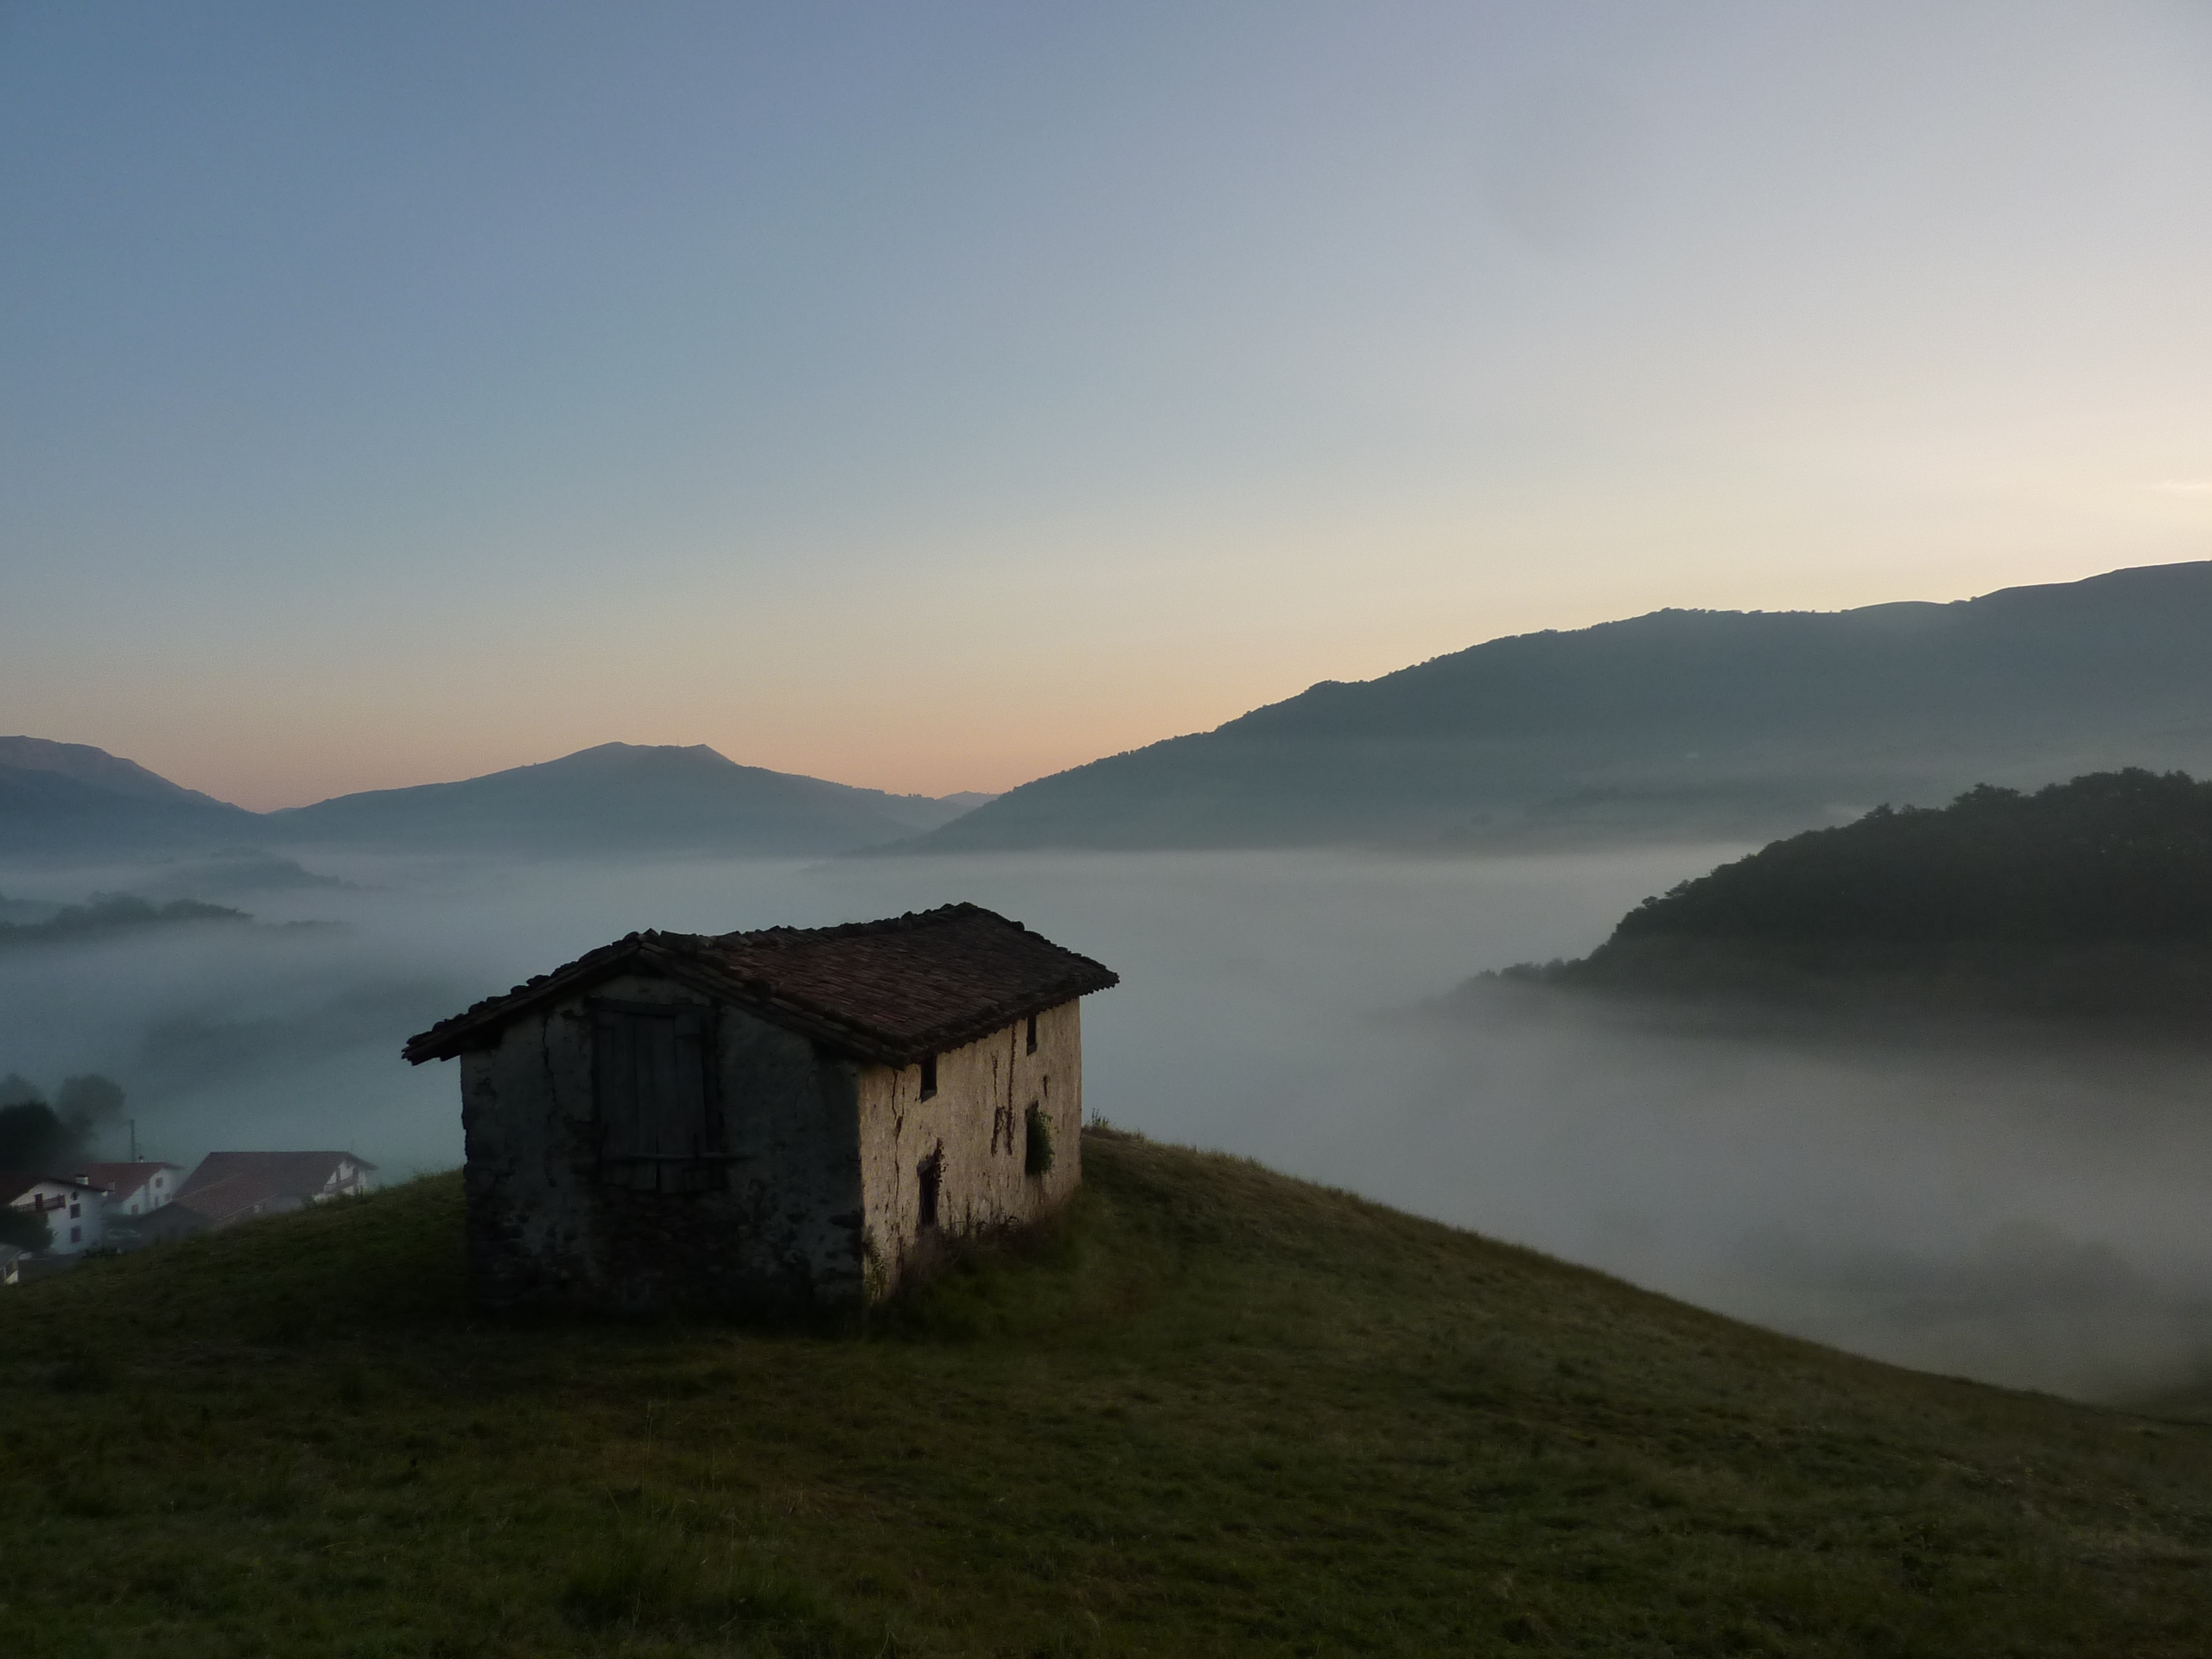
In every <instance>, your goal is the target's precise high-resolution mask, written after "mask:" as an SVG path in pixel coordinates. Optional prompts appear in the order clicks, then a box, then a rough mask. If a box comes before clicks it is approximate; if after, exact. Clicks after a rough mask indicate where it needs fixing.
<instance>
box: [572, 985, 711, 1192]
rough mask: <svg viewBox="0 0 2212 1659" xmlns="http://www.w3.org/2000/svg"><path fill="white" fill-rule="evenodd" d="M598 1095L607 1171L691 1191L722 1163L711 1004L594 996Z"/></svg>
mask: <svg viewBox="0 0 2212 1659" xmlns="http://www.w3.org/2000/svg"><path fill="white" fill-rule="evenodd" d="M591 1014H592V1096H593V1102H594V1107H595V1109H596V1110H597V1113H598V1117H599V1156H600V1165H601V1174H602V1176H603V1178H604V1179H606V1180H607V1181H608V1182H609V1183H610V1184H612V1185H618V1186H633V1187H639V1188H642V1189H645V1190H646V1191H659V1192H697V1191H699V1190H700V1189H701V1188H702V1187H704V1186H707V1185H709V1184H710V1183H711V1182H712V1180H713V1179H714V1176H715V1171H716V1169H717V1168H718V1167H719V1158H720V1154H721V1135H720V1134H719V1133H718V1128H719V1126H718V1124H717V1123H716V1122H715V1112H714V1090H713V1087H712V1076H711V1065H710V1063H711V1058H712V1057H711V1053H710V1045H709V1041H708V1030H709V1021H708V1010H707V1009H706V1008H704V1007H701V1006H700V1005H698V1004H696V1003H674V1004H663V1003H639V1002H594V1003H593V1004H592V1005H591Z"/></svg>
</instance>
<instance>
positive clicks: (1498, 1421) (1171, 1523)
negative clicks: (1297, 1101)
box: [0, 1134, 2212, 1659]
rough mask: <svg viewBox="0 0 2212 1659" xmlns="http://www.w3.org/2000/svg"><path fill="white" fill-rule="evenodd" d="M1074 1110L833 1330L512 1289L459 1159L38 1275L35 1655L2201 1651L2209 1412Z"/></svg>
mask: <svg viewBox="0 0 2212 1659" xmlns="http://www.w3.org/2000/svg"><path fill="white" fill-rule="evenodd" d="M1084 1151H1085V1156H1086V1158H1087V1159H1088V1160H1089V1164H1088V1169H1089V1177H1090V1179H1089V1183H1088V1185H1087V1186H1086V1188H1085V1190H1084V1194H1083V1197H1082V1198H1081V1199H1080V1201H1079V1203H1078V1205H1077V1206H1076V1207H1075V1209H1074V1211H1072V1213H1071V1214H1070V1215H1069V1216H1068V1217H1066V1218H1065V1221H1064V1222H1063V1223H1062V1224H1059V1225H1058V1227H1056V1228H1055V1229H1054V1230H1052V1231H1051V1232H1050V1233H1049V1234H1047V1235H1046V1236H1044V1237H1042V1238H1041V1239H1039V1240H1037V1241H1036V1242H1034V1243H1032V1244H1031V1245H1029V1246H1027V1247H1026V1248H1025V1249H1022V1250H1020V1251H1018V1252H1010V1251H999V1252H995V1253H981V1254H978V1255H974V1256H972V1257H971V1258H969V1260H967V1261H966V1262H963V1264H962V1265H961V1266H960V1267H959V1268H957V1269H956V1270H955V1271H954V1272H952V1273H951V1274H949V1275H948V1276H947V1277H946V1278H945V1279H944V1280H943V1281H940V1282H939V1283H938V1285H937V1286H935V1287H932V1288H931V1291H930V1292H929V1293H928V1294H925V1296H923V1297H921V1298H918V1299H917V1300H914V1301H912V1302H910V1303H908V1304H906V1306H902V1307H900V1308H899V1309H897V1310H895V1312H894V1313H893V1315H891V1316H890V1317H889V1318H888V1319H882V1320H879V1321H877V1322H876V1323H875V1325H874V1326H873V1327H872V1328H870V1329H868V1330H867V1331H865V1332H855V1333H847V1334H845V1335H842V1336H831V1335H827V1334H822V1333H811V1334H796V1333H788V1332H787V1333H780V1334H764V1333H760V1332H747V1331H742V1330H737V1329H733V1328H730V1327H727V1326H715V1325H613V1324H599V1325H574V1324H557V1323H542V1324H513V1323H498V1322H491V1321H486V1320H480V1319H474V1318H472V1317H471V1316H470V1315H469V1314H468V1313H467V1311H466V1309H465V1307H464V1305H463V1302H462V1298H461V1282H460V1268H461V1264H460V1221H461V1198H460V1188H459V1185H458V1182H457V1181H456V1180H455V1179H453V1178H450V1177H440V1178H437V1179H431V1180H427V1181H423V1182H418V1183H416V1184H415V1185H410V1186H407V1187H404V1188H400V1189H397V1190H396V1191H392V1192H386V1193H383V1194H380V1195H378V1196H377V1197H374V1198H368V1199H365V1200H362V1201H359V1202H355V1203H348V1204H345V1205H338V1206H333V1207H330V1208H328V1209H325V1210H321V1211H314V1212H311V1213H308V1214H303V1215H300V1216H296V1217H288V1218H285V1219H283V1220H278V1221H271V1222H266V1223H262V1224H256V1225H253V1226H250V1227H246V1228H242V1229H239V1230H236V1231H233V1232H230V1233H226V1234H221V1235H218V1236H213V1237H210V1238H206V1239H202V1240H199V1241H196V1242H194V1243H188V1244H184V1245H181V1246H175V1247H172V1248H169V1249H164V1250H157V1251H150V1252H148V1253H145V1254H143V1255H137V1256H132V1257H128V1258H123V1259H119V1260H114V1261H108V1262H94V1263H92V1264H90V1265H88V1266H87V1267H86V1268H84V1269H82V1270H81V1271H79V1272H78V1273H76V1274H71V1275H68V1276H67V1277H65V1278H62V1279H60V1280H55V1281H48V1282H47V1283H45V1284H41V1285H39V1286H35V1287H29V1288H26V1289H23V1290H22V1291H19V1292H16V1293H15V1294H9V1295H6V1296H5V1297H4V1298H0V1629H4V1630H7V1631H8V1632H9V1638H8V1639H9V1643H10V1647H9V1650H10V1652H11V1653H29V1654H30V1655H35V1656H41V1659H42V1656H48V1655H54V1656H59V1655H80V1654H100V1655H124V1654H128V1655H132V1656H140V1655H148V1656H162V1655H177V1656H200V1655H205V1656H210V1659H213V1656H220V1659H245V1656H251V1655H257V1654H272V1653H285V1654H289V1653H313V1654H318V1655H324V1654H329V1655H424V1656H431V1655H438V1656H448V1655H474V1654H483V1655H512V1656H524V1655H529V1656H537V1655H550V1654H566V1653H594V1654H633V1655H679V1654H707V1653H783V1654H853V1655H868V1654H893V1653H896V1654H1007V1655H1028V1654H1107V1653H1253V1654H1314V1655H1320V1654H1361V1653H1408V1654H1411V1653H1438V1652H1460V1653H1478V1654H1479V1653H1491V1652H1496V1653H1509V1652H1510V1653H1522V1652H1546V1651H1551V1652H1581V1653H1603V1654H1606V1655H1644V1654H1649V1655H1685V1654H1706V1653H1713V1654H1721V1653H1729V1654H1781V1653H1786V1654H1837V1655H1842V1654H1851V1655H1866V1654H1876V1655H1883V1654H1897V1655H1905V1654H1926V1655H1943V1656H1953V1655H1958V1654H1962V1653H1973V1654H1975V1655H2015V1654H2017V1655H2032V1654H2088V1653H2099V1654H2121V1653H2125V1654H2129V1655H2137V1656H2143V1655H2159V1654H2172V1655H2184V1654H2186V1655H2192V1656H2195V1655H2201V1654H2203V1653H2205V1652H2208V1651H2212V1574H2208V1572H2207V1568H2208V1566H2212V1434H2208V1432H2207V1431H2204V1430H2202V1429H2199V1428H2197V1427H2191V1426H2189V1425H2186V1424H2181V1423H2161V1422H2153V1421H2147V1420H2141V1419H2133V1418H2129V1417H2126V1416H2122V1415H2118V1414H2111V1413H2106V1412H2100V1411H2095V1410H2092V1409H2088V1408H2080V1407H2075V1406H2069V1405H2066V1404H2063V1403H2060V1402H2056V1401H2052V1400H2049V1399H2044V1398H2039V1397H2034V1396H2029V1395H2014V1394H2007V1393H2005V1392H2002V1391H1999V1390H1995V1389H1986V1388H1981V1387H1977V1386H1974V1385H1970V1384H1967V1383H1955V1382H1949V1381H1945V1380H1942V1379H1939V1378H1935V1377H1929V1376H1918V1375H1915V1374H1912V1373H1909V1372H1904V1371H1898V1370H1891V1369H1889V1368H1886V1367H1884V1366H1880V1365H1876V1364H1873V1363H1866V1362H1861V1361H1858V1360H1854V1359H1851V1358H1848V1357H1843V1356H1840V1355H1838V1354H1834V1353H1831V1352H1828V1351H1824V1350H1821V1349H1817V1348H1815V1347H1812V1346H1809V1345H1808V1344H1802V1343H1797V1342H1793V1341H1789V1340H1787V1339H1785V1338H1779V1337H1776V1336H1772V1335H1770V1334H1767V1333H1764V1332H1759V1331H1756V1330H1753V1329H1751V1328H1748V1327H1745V1326H1743V1325H1735V1324H1732V1323H1730V1322H1729V1321H1727V1320H1725V1319H1719V1318H1716V1317H1713V1316H1710V1315H1707V1314H1704V1313H1698V1312H1696V1311H1695V1310H1693V1309H1690V1308H1688V1307H1685V1306H1680V1305H1678V1304H1675V1303H1673V1302H1670V1301H1668V1300H1664V1299H1662V1298H1660V1297H1656V1296H1652V1295H1649V1294H1644V1293H1642V1292H1639V1291H1637V1290H1634V1289H1631V1288H1630V1287H1626V1286H1624V1285H1622V1284H1619V1283H1618V1282H1615V1281H1611V1280H1607V1279H1605V1278H1603V1277H1601V1276H1599V1275H1598V1274H1592V1273H1587V1272H1584V1271H1580V1270H1578V1269H1576V1268H1569V1267H1566V1266H1563V1265H1561V1264H1560V1263H1558V1262H1552V1261H1549V1260H1547V1259H1545V1258H1542V1257H1540V1256H1537V1255H1532V1254H1529V1253H1527V1252H1524V1251H1521V1250H1516V1249H1509V1248H1506V1247H1503V1246H1500V1245H1497V1244H1494V1243H1489V1242H1486V1241H1484V1240H1483V1239H1481V1238H1478V1237H1475V1236H1471V1235H1468V1234H1465V1233H1461V1232H1456V1231H1453V1230H1450V1229H1448V1228H1445V1227H1442V1226H1438V1225H1435V1224H1430V1223H1427V1222H1423V1221H1420V1220H1416V1219H1414V1218H1412V1217H1407V1216H1403V1215H1400V1214H1397V1213H1395V1212H1393V1211H1389V1210H1385V1209H1383V1208H1381V1207H1379V1206H1377V1205H1370V1204H1366V1203H1363V1202H1361V1201H1359V1200H1357V1199H1355V1198H1349V1197H1346V1196H1344V1195H1343V1194H1340V1193H1336V1192H1327V1191H1324V1190H1322V1189H1319V1188H1316V1187H1313V1186H1310V1185H1304V1184H1302V1183H1300V1182H1296V1181H1293V1180H1289V1179H1285V1178H1283V1177H1281V1176H1278V1175H1274V1174H1272V1173H1268V1172H1267V1171H1265V1170H1263V1169H1261V1168H1259V1167H1257V1166H1253V1165H1250V1164H1248V1163H1243V1162H1240V1161H1236V1160H1230V1159H1226V1158H1221V1157H1214V1156H1206V1155H1201V1154H1194V1153H1191V1152H1187V1151H1181V1150H1176V1149H1172V1148H1168V1147H1160V1146H1155V1145H1152V1144H1149V1143H1147V1142H1144V1141H1137V1140H1135V1139H1131V1138H1128V1137H1122V1136H1111V1135H1098V1134H1093V1135H1090V1136H1088V1137H1086V1141H1085V1147H1084ZM26 1643H27V1644H28V1645H27V1646H26Z"/></svg>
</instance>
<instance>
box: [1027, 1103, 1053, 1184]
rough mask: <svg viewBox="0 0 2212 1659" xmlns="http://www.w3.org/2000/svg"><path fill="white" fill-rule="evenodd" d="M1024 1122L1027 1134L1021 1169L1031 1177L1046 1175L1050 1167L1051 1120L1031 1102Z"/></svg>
mask: <svg viewBox="0 0 2212 1659" xmlns="http://www.w3.org/2000/svg"><path fill="white" fill-rule="evenodd" d="M1024 1121H1025V1122H1026V1124H1027V1129H1028V1134H1027V1136H1026V1137H1025V1144H1024V1150H1023V1154H1022V1160H1021V1162H1022V1167H1023V1168H1024V1169H1026V1170H1027V1171H1028V1172H1029V1173H1031V1174H1032V1175H1043V1174H1046V1173H1049V1172H1050V1171H1051V1169H1052V1119H1051V1118H1049V1117H1047V1116H1045V1114H1044V1112H1043V1111H1042V1110H1041V1109H1039V1106H1038V1104H1037V1103H1036V1102H1035V1101H1031V1102H1030V1103H1029V1109H1028V1111H1027V1113H1025V1114H1024Z"/></svg>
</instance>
